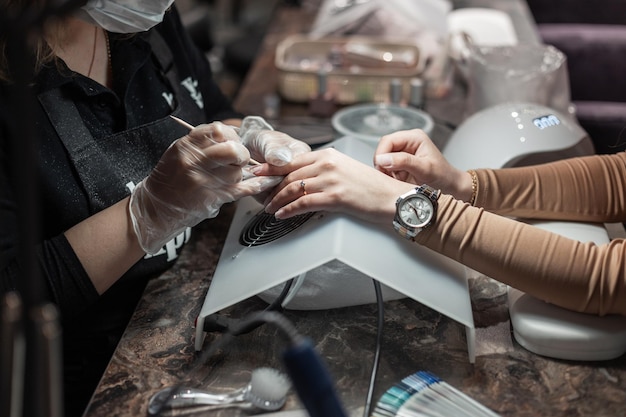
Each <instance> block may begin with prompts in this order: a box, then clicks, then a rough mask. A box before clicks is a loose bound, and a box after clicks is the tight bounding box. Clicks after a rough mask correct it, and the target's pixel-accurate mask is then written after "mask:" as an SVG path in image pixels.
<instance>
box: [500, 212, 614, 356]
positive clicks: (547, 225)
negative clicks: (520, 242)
mask: <svg viewBox="0 0 626 417" xmlns="http://www.w3.org/2000/svg"><path fill="white" fill-rule="evenodd" d="M533 224H534V225H535V226H537V227H540V228H542V229H546V230H549V231H551V232H554V233H558V234H560V235H563V236H566V237H569V238H572V239H577V240H580V241H591V242H595V243H596V244H603V243H607V242H609V236H608V233H607V231H606V228H605V227H604V226H603V225H598V224H587V223H567V222H533ZM565 290H566V289H564V291H565ZM508 301H509V313H510V316H511V325H512V326H513V336H514V337H515V340H517V342H518V343H519V344H520V345H522V346H523V347H524V348H526V349H528V350H529V351H531V352H534V353H537V354H539V355H542V356H548V357H552V358H557V359H566V360H580V361H601V360H609V359H614V358H617V357H619V356H621V355H623V354H624V353H626V317H623V316H621V315H619V316H618V315H611V316H604V317H599V316H595V315H591V314H583V313H578V312H575V311H570V310H566V309H563V308H560V307H557V306H554V305H552V304H549V303H546V302H543V301H541V300H538V299H537V298H535V297H532V296H530V295H528V294H525V293H523V292H521V291H519V290H516V289H514V288H509V292H508Z"/></svg>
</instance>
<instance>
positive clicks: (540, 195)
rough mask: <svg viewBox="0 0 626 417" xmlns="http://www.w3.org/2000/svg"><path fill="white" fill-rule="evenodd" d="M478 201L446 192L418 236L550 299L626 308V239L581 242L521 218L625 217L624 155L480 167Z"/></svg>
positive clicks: (598, 309)
mask: <svg viewBox="0 0 626 417" xmlns="http://www.w3.org/2000/svg"><path fill="white" fill-rule="evenodd" d="M476 172H477V177H478V192H477V196H476V201H475V206H470V205H469V204H467V203H464V202H462V201H458V200H455V199H453V198H452V197H451V196H449V195H442V196H441V198H440V200H439V209H438V214H437V221H436V224H435V225H434V227H432V228H429V229H427V230H425V231H424V232H423V233H420V234H418V235H417V238H416V241H417V242H419V243H421V244H423V245H425V246H427V247H429V248H431V249H433V250H435V251H437V252H440V253H442V254H444V255H446V256H448V257H450V258H452V259H455V260H457V261H459V262H461V263H463V264H464V265H467V266H468V267H470V268H472V269H474V270H476V271H479V272H481V273H483V274H485V275H487V276H489V277H491V278H494V279H496V280H498V281H501V282H503V283H505V284H508V285H510V286H512V287H514V288H517V289H519V290H521V291H524V292H526V293H528V294H531V295H533V296H535V297H537V298H540V299H543V300H545V301H547V302H549V303H553V304H555V305H558V306H561V307H564V308H568V309H571V310H575V311H580V312H586V313H592V314H598V315H605V314H613V313H615V314H626V241H625V240H624V239H613V240H612V241H610V242H609V243H608V244H601V245H597V244H595V243H593V242H582V241H577V240H573V239H569V238H566V237H563V236H561V235H558V234H555V233H552V232H549V231H546V230H543V229H540V228H538V227H534V226H532V225H529V224H525V223H524V222H523V221H519V220H516V219H515V218H517V219H524V218H526V219H542V220H562V221H582V222H592V223H613V222H625V221H626V153H624V152H622V153H618V154H614V155H596V156H588V157H582V158H576V159H567V160H563V161H557V162H553V163H548V164H543V165H537V166H532V167H519V168H507V169H495V170H490V169H481V170H477V171H476Z"/></svg>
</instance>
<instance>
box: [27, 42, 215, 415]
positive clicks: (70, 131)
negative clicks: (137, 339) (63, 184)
mask: <svg viewBox="0 0 626 417" xmlns="http://www.w3.org/2000/svg"><path fill="white" fill-rule="evenodd" d="M149 41H150V44H151V46H152V53H153V56H154V57H155V58H156V60H157V62H158V65H159V66H160V69H161V75H162V76H163V77H165V80H166V84H169V86H170V90H171V91H170V92H171V93H172V94H173V95H174V100H173V102H172V104H171V105H172V108H173V110H172V115H175V116H178V117H180V118H182V119H184V120H187V121H188V122H189V123H191V124H193V125H196V124H199V123H203V122H205V120H206V116H205V114H204V111H203V110H202V109H201V108H199V107H198V105H197V104H196V101H195V100H194V98H193V97H191V95H190V94H189V93H188V92H187V91H186V90H185V89H184V88H181V83H180V77H179V74H178V73H177V70H176V67H175V66H174V62H173V57H172V53H171V51H170V49H169V47H168V46H167V44H166V43H165V41H164V40H163V38H162V37H161V36H160V35H159V34H158V33H157V32H156V31H152V32H151V34H150V38H149ZM39 101H40V103H41V104H42V106H43V108H44V110H45V112H46V113H47V115H48V117H49V119H50V122H51V123H52V125H53V126H54V128H55V130H56V131H57V133H58V135H59V137H60V138H61V141H62V142H63V145H64V147H65V148H66V150H67V153H68V155H69V157H70V159H71V162H72V164H73V166H74V168H75V171H76V173H77V175H78V177H79V179H80V183H81V184H82V186H83V187H84V190H85V192H86V193H87V195H88V198H89V206H90V207H89V208H90V213H91V214H94V213H96V212H98V211H100V210H103V209H105V208H107V207H109V206H111V205H113V204H114V203H116V202H118V201H120V200H122V199H123V198H125V197H126V196H128V195H129V194H130V188H129V186H128V184H129V183H131V182H132V183H133V184H137V183H138V182H139V181H141V180H142V179H143V178H145V177H146V176H147V175H148V174H149V173H150V171H151V170H152V169H153V168H154V166H155V165H156V164H157V162H158V160H159V159H160V157H161V155H162V154H163V153H164V152H165V150H166V149H167V148H168V147H169V146H170V145H171V143H172V142H173V141H174V140H175V139H177V138H179V137H181V136H183V135H184V134H186V133H187V129H185V128H184V127H182V126H180V125H179V124H178V123H176V122H175V121H174V120H172V119H171V118H170V117H164V118H162V119H160V120H155V121H154V122H151V123H149V124H146V125H142V126H138V127H136V128H133V129H130V130H127V131H124V132H120V133H117V134H114V135H110V136H108V137H105V138H102V139H98V140H96V139H95V138H94V137H93V136H92V135H91V133H90V132H89V129H88V128H87V127H86V126H85V124H84V123H83V121H82V119H81V116H80V114H79V111H78V109H77V107H76V105H75V104H74V102H73V101H71V100H67V99H65V98H64V97H63V94H62V92H61V90H60V89H58V88H57V89H53V90H50V91H48V92H45V93H43V94H41V95H40V96H39ZM94 238H96V239H97V236H94ZM171 261H172V259H168V256H167V255H163V256H156V255H155V256H153V257H146V258H144V259H142V260H141V261H139V262H138V263H137V264H136V265H135V266H133V269H132V271H133V273H132V276H134V277H135V278H133V279H129V278H128V277H126V279H124V277H123V278H122V279H120V280H119V281H118V282H117V283H116V284H114V285H113V286H112V287H111V288H110V289H109V290H108V291H107V292H106V293H105V294H103V295H102V296H101V297H100V299H99V300H98V302H97V303H96V305H94V306H93V307H92V308H91V309H89V310H88V311H87V312H85V314H84V315H83V317H79V318H75V317H72V318H71V320H69V323H68V320H63V322H64V328H63V333H64V373H65V406H66V415H67V416H68V417H69V416H73V415H77V416H78V415H81V414H82V410H83V409H84V407H85V406H86V404H87V402H88V401H89V398H90V397H91V395H92V393H93V390H94V389H95V387H96V386H97V383H98V381H99V380H100V377H101V376H102V373H103V372H104V370H105V368H106V366H107V364H108V361H109V360H110V357H111V355H112V354H113V352H114V350H115V347H116V346H117V343H118V341H119V338H120V337H121V335H122V334H123V331H124V329H125V327H126V325H127V323H128V321H129V320H130V317H131V315H132V313H133V312H134V309H135V306H136V304H137V302H138V301H139V299H140V297H141V295H142V293H143V290H144V288H145V285H146V283H147V281H148V279H149V278H150V275H153V274H154V272H152V271H160V270H163V269H165V268H166V267H167V264H170V263H171ZM128 275H131V274H128ZM137 277H141V278H139V279H138V278H137ZM164 302H167V301H164Z"/></svg>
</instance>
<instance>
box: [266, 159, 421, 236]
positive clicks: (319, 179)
mask: <svg viewBox="0 0 626 417" xmlns="http://www.w3.org/2000/svg"><path fill="white" fill-rule="evenodd" d="M254 172H255V174H257V175H284V176H285V178H284V179H283V181H282V182H281V183H280V184H279V185H278V186H276V187H275V188H274V190H273V191H272V193H271V195H270V197H269V198H268V199H267V200H266V201H267V205H266V208H265V210H266V211H267V212H268V213H274V214H275V215H276V217H277V218H281V219H283V218H288V217H292V216H295V215H298V214H303V213H306V212H311V211H320V210H326V211H334V212H343V213H346V214H350V215H353V216H356V217H359V218H362V219H364V220H367V221H371V222H376V223H386V224H389V225H391V222H392V219H393V216H394V213H395V201H396V199H397V198H398V196H400V195H401V194H403V193H404V192H406V191H408V190H410V189H411V188H413V186H412V185H411V184H408V183H405V182H402V181H397V180H395V179H394V178H392V177H390V176H388V175H385V174H383V173H381V172H380V171H377V170H375V169H374V168H372V167H370V166H367V165H365V164H363V163H361V162H359V161H357V160H355V159H353V158H351V157H349V156H347V155H345V154H343V153H341V152H339V151H337V150H336V149H333V148H328V149H323V150H318V151H313V152H309V153H305V154H302V155H300V156H298V157H296V158H294V160H293V162H291V163H289V164H287V165H284V166H282V167H272V166H268V165H263V166H261V167H255V169H254Z"/></svg>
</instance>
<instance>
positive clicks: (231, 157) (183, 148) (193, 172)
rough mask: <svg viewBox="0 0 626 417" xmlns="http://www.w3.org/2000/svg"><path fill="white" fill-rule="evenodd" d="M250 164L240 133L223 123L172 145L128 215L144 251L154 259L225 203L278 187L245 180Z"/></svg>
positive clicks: (138, 190)
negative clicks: (177, 237)
mask: <svg viewBox="0 0 626 417" xmlns="http://www.w3.org/2000/svg"><path fill="white" fill-rule="evenodd" d="M249 160H250V153H249V151H248V149H247V148H246V147H245V146H243V145H242V144H241V143H240V141H239V137H238V135H237V132H236V130H235V129H234V128H233V127H230V126H227V125H225V124H223V123H220V122H214V123H211V124H207V125H200V126H198V127H196V128H195V129H193V130H192V131H191V132H189V134H188V135H187V136H184V137H182V138H180V139H178V140H177V141H176V142H174V143H173V144H172V145H171V146H170V147H169V148H168V149H167V150H166V151H165V153H164V154H163V156H162V157H161V159H160V160H159V162H158V164H157V166H156V167H155V168H154V169H153V170H152V172H151V173H150V175H148V176H147V177H146V178H145V179H143V180H142V181H141V182H140V183H139V184H138V185H137V186H136V187H135V189H134V190H133V192H132V193H131V198H130V207H129V210H130V216H131V220H132V223H133V227H134V229H135V233H136V235H137V238H138V240H139V244H140V245H141V247H142V248H143V250H144V251H145V252H146V253H149V254H154V253H156V252H158V251H159V250H160V249H161V248H162V247H163V245H165V244H166V243H167V242H168V241H169V240H170V239H172V238H174V237H175V236H177V235H179V234H180V233H181V232H182V231H184V230H185V228H186V227H192V226H195V225H196V224H198V223H200V222H201V221H202V220H204V219H207V218H212V217H215V216H217V214H218V213H219V210H220V207H221V206H222V205H223V204H224V203H227V202H231V201H235V200H238V199H240V198H242V197H245V196H248V195H255V194H258V193H260V192H262V191H265V190H267V189H270V188H271V187H274V186H275V185H276V184H278V182H280V180H281V177H268V176H259V177H256V176H252V177H250V178H247V179H245V180H242V178H243V173H242V168H243V167H245V166H246V165H247V164H248V161H249Z"/></svg>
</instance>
